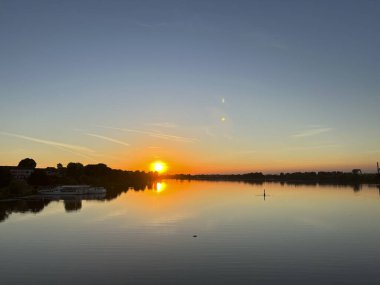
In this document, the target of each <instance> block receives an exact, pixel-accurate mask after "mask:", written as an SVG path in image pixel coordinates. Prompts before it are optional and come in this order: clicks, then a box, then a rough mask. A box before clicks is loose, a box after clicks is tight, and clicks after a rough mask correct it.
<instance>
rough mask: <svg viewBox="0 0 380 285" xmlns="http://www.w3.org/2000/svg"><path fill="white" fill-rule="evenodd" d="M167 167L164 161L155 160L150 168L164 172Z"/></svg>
mask: <svg viewBox="0 0 380 285" xmlns="http://www.w3.org/2000/svg"><path fill="white" fill-rule="evenodd" d="M166 169H167V166H166V163H165V162H162V161H155V162H153V163H151V165H150V170H151V171H157V172H158V173H163V172H165V171H166Z"/></svg>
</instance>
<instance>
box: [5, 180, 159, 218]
mask: <svg viewBox="0 0 380 285" xmlns="http://www.w3.org/2000/svg"><path fill="white" fill-rule="evenodd" d="M154 184H155V183H153V182H149V183H143V182H136V183H132V184H130V185H128V186H110V187H109V188H107V194H94V195H79V196H78V195H70V196H56V195H52V196H38V195H35V196H32V197H27V198H20V199H10V200H5V201H0V222H3V221H5V220H6V219H7V218H9V216H10V215H11V214H12V213H34V214H37V213H39V212H41V211H42V210H43V209H44V208H45V207H46V206H47V205H49V203H50V202H52V201H63V205H64V208H65V211H66V212H67V213H71V212H76V211H79V210H81V209H82V201H83V200H85V201H90V200H92V201H93V200H98V201H111V200H114V199H116V198H117V197H119V196H120V195H122V194H123V193H127V192H128V191H144V190H146V189H148V190H152V189H154Z"/></svg>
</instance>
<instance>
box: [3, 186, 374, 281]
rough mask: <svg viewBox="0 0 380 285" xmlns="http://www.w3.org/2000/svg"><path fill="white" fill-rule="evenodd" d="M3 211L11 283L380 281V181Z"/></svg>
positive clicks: (20, 205) (144, 195) (133, 195)
mask: <svg viewBox="0 0 380 285" xmlns="http://www.w3.org/2000/svg"><path fill="white" fill-rule="evenodd" d="M263 189H265V190H266V196H265V197H264V196H263ZM0 211H1V212H0V213H1V215H0V218H1V219H2V220H1V222H0V253H1V255H0V256H1V258H0V283H1V284H64V283H73V284H105V283H108V284H232V283H237V284H380V270H379V267H380V195H379V189H378V188H377V187H376V186H362V187H355V188H353V187H348V186H318V185H287V184H284V185H282V184H279V183H264V184H247V183H236V182H207V181H175V180H167V181H163V182H161V183H159V184H157V185H155V187H154V188H153V189H151V190H149V189H146V190H144V191H134V190H128V191H125V192H122V193H120V195H119V196H117V197H116V198H113V199H105V198H104V197H97V196H93V197H91V196H90V197H83V199H80V198H78V197H77V198H68V199H66V200H62V199H59V198H58V199H56V200H52V201H51V200H46V199H45V200H42V199H32V200H29V201H16V202H15V201H13V202H0Z"/></svg>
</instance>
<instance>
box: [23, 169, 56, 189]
mask: <svg viewBox="0 0 380 285" xmlns="http://www.w3.org/2000/svg"><path fill="white" fill-rule="evenodd" d="M50 180H51V179H50V177H49V176H47V175H46V173H45V171H43V170H42V169H36V170H35V171H34V172H33V173H32V174H31V175H30V176H29V178H28V184H30V185H34V186H45V185H49V184H50Z"/></svg>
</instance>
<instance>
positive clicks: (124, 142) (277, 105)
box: [0, 0, 380, 173]
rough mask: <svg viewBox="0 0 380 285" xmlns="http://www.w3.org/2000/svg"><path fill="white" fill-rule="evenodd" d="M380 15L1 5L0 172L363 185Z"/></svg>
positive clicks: (225, 6) (321, 4)
mask: <svg viewBox="0 0 380 285" xmlns="http://www.w3.org/2000/svg"><path fill="white" fill-rule="evenodd" d="M379 15H380V2H379V1H349V0H344V1H343V0H342V1H339V0H337V1H312V0H310V1H296V0H289V1H274V0H273V1H272V0H269V1H205V0H202V1H185V0H176V1H174V0H173V1H154V0H153V1H144V0H138V1H137V0H136V1H133V0H130V1H96V0H93V1H84V0H78V1H69V0H65V1H54V0H49V1H38V0H36V1H20V0H12V1H7V0H0V165H17V164H18V162H19V161H20V160H21V159H23V158H25V157H31V158H33V159H34V160H35V161H36V162H37V167H46V166H55V165H56V164H57V163H63V164H64V165H65V164H67V163H68V162H71V161H72V162H81V163H83V164H93V163H100V162H102V163H105V164H107V165H108V166H110V167H112V168H118V169H126V170H137V169H138V170H144V171H146V170H149V164H150V163H151V162H152V161H155V160H160V161H163V162H165V163H166V164H167V166H168V172H170V173H245V172H255V171H261V172H264V173H278V172H291V171H323V170H341V171H351V169H353V168H361V169H362V170H363V171H365V172H375V171H376V162H377V161H380V128H379V122H380V94H379V92H380V53H379V50H380V17H379Z"/></svg>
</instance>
